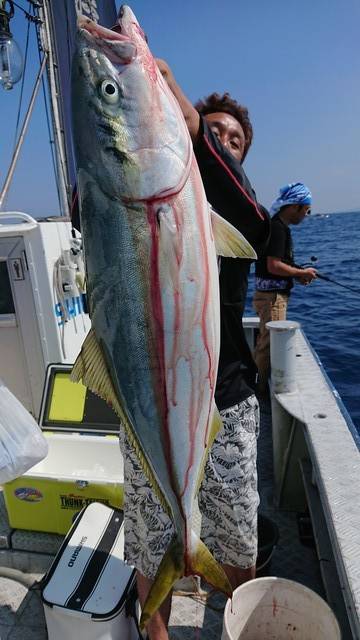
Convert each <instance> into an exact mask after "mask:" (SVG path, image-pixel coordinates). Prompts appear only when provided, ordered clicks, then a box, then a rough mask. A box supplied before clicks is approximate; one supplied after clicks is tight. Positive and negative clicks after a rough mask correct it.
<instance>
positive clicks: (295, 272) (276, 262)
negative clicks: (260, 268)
mask: <svg viewBox="0 0 360 640" xmlns="http://www.w3.org/2000/svg"><path fill="white" fill-rule="evenodd" d="M266 266H267V270H268V271H269V273H273V274H274V275H275V276H288V277H289V276H290V277H292V278H299V281H300V283H301V284H308V283H309V282H311V281H312V280H314V278H316V269H312V268H311V267H308V268H307V269H299V268H298V267H292V266H291V265H290V264H286V262H283V261H282V260H280V258H275V257H274V256H268V257H267V260H266Z"/></svg>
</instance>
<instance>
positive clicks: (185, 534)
mask: <svg viewBox="0 0 360 640" xmlns="http://www.w3.org/2000/svg"><path fill="white" fill-rule="evenodd" d="M72 104H73V132H74V142H75V151H76V159H77V169H78V189H79V198H80V210H81V225H82V233H83V240H84V249H85V260H86V277H87V292H88V299H89V308H90V316H91V323H92V329H91V332H90V334H89V335H88V336H87V338H86V340H85V342H84V345H83V348H82V351H81V354H80V356H79V358H78V359H77V361H76V363H75V366H74V370H73V379H74V380H81V379H82V380H83V382H84V384H85V385H87V386H88V387H89V388H90V389H91V390H92V391H94V392H95V393H97V394H99V395H100V396H101V397H103V398H105V399H106V400H107V401H108V402H109V403H111V405H112V406H113V408H114V410H115V411H116V412H117V413H118V415H119V417H120V419H121V422H122V424H123V425H124V426H125V429H126V430H127V433H128V436H129V438H130V441H131V443H132V444H133V446H134V448H135V450H136V452H137V454H138V457H139V459H140V462H141V464H142V466H143V469H144V472H145V474H146V475H147V477H148V478H149V481H150V482H151V484H152V487H153V489H154V491H156V493H157V494H158V496H159V497H160V500H161V502H162V504H163V506H164V508H165V509H166V510H167V512H168V513H169V514H170V517H171V518H172V520H173V523H174V528H175V535H174V539H173V540H172V542H171V543H170V545H169V547H168V549H167V551H166V553H165V555H164V557H163V559H162V562H161V565H160V567H159V570H158V573H157V575H156V577H155V581H154V584H153V587H152V589H151V592H150V594H149V597H148V599H147V602H146V603H145V606H144V609H143V612H142V624H145V623H146V621H147V620H148V618H149V617H150V616H151V615H152V614H153V613H154V612H155V611H156V610H157V609H158V607H159V606H160V604H161V602H162V601H163V600H164V598H165V597H166V595H167V594H168V593H169V591H170V589H171V587H172V585H173V584H174V582H175V581H176V580H177V579H178V578H179V577H181V576H183V575H191V574H198V575H202V576H204V578H205V579H206V580H207V581H208V582H209V583H210V584H212V585H214V587H215V588H217V589H220V590H222V591H224V592H225V593H228V594H230V593H231V587H230V584H229V583H228V580H227V578H226V576H225V574H224V572H223V570H222V568H221V567H220V566H219V565H218V564H217V562H216V561H215V560H214V558H213V557H212V555H211V553H210V552H209V551H208V549H207V548H206V546H205V545H204V544H203V543H202V542H201V541H200V539H199V537H198V536H197V535H196V534H195V533H194V531H193V530H192V526H191V519H192V508H193V504H194V500H195V499H196V493H197V491H198V488H199V485H200V483H201V478H202V473H203V468H204V464H205V461H206V456H207V452H208V449H209V446H210V445H211V443H212V441H213V439H214V437H215V435H216V433H217V431H218V429H219V427H220V425H221V421H220V418H219V415H218V412H217V410H216V407H215V405H214V390H215V383H216V374H217V366H218V357H219V346H220V331H219V289H218V268H217V257H216V249H215V243H214V236H215V237H216V243H217V250H218V253H219V254H222V255H226V256H232V257H236V256H243V257H247V258H254V257H256V255H255V253H254V251H253V249H252V248H251V246H250V245H249V244H248V243H247V242H246V240H245V239H244V238H243V237H242V236H241V234H240V233H238V232H237V231H236V229H234V228H233V227H232V226H231V225H229V224H228V223H227V222H225V221H224V220H222V219H221V218H220V217H219V216H217V215H216V214H215V213H213V214H212V216H211V215H210V212H209V206H208V204H207V201H206V196H205V193H204V189H203V185H202V182H201V178H200V174H199V170H198V167H197V164H196V161H195V159H194V155H193V150H192V143H191V140H190V137H189V133H188V130H187V127H186V124H185V121H184V118H183V116H182V113H181V111H180V108H179V106H178V104H177V102H176V100H175V98H174V97H173V95H172V93H171V92H170V90H169V88H168V86H167V84H166V83H165V81H164V80H163V78H162V76H161V74H160V72H159V70H158V68H157V65H156V63H155V60H154V58H153V56H152V55H151V53H150V51H149V48H148V46H147V43H146V41H145V37H144V34H143V32H142V30H141V28H140V27H139V24H138V22H137V20H136V18H135V16H134V15H133V13H132V11H131V10H130V9H129V8H128V7H123V8H122V9H121V11H120V16H119V25H118V28H117V31H111V30H108V29H105V28H103V27H101V26H99V25H97V24H95V23H94V22H91V21H90V20H88V19H87V18H80V20H79V32H78V37H77V49H76V53H75V57H74V61H73V77H72Z"/></svg>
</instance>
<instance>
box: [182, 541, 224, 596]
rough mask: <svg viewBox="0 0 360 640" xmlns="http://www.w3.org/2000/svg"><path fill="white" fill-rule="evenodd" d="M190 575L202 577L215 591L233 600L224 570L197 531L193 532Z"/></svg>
mask: <svg viewBox="0 0 360 640" xmlns="http://www.w3.org/2000/svg"><path fill="white" fill-rule="evenodd" d="M188 573H191V574H194V575H198V576H201V577H202V578H204V580H206V582H208V583H209V584H211V585H212V586H213V587H214V588H215V589H217V590H218V591H222V592H223V593H225V595H227V596H228V597H229V598H231V596H232V587H231V584H230V582H229V580H228V578H227V575H226V573H225V571H224V569H223V568H222V566H221V565H220V564H219V563H218V562H217V560H215V558H214V556H213V555H212V553H210V551H209V549H208V548H207V546H206V545H205V544H204V543H203V542H202V540H200V538H199V536H198V535H197V534H196V533H195V531H192V532H191V557H190V571H189V572H188Z"/></svg>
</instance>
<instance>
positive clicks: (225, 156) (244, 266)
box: [194, 118, 270, 409]
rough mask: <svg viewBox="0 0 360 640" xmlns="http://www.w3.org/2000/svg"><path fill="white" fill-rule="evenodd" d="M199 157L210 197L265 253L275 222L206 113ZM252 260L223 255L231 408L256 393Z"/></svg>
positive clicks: (220, 386) (225, 373)
mask: <svg viewBox="0 0 360 640" xmlns="http://www.w3.org/2000/svg"><path fill="white" fill-rule="evenodd" d="M194 151H195V155H196V159H197V162H198V165H199V169H200V173H201V177H202V180H203V183H204V187H205V192H206V195H207V199H208V201H209V202H210V203H211V205H212V206H213V207H214V209H215V210H216V211H217V212H218V213H219V214H220V215H221V216H222V217H223V218H225V219H226V220H228V221H229V222H231V224H233V225H234V227H236V228H237V229H239V231H241V233H242V234H243V235H244V236H245V237H246V238H247V240H248V241H249V242H250V243H251V244H252V246H253V247H254V249H255V251H257V253H258V254H259V253H260V252H261V251H262V250H263V249H264V247H265V246H266V244H267V240H268V236H269V230H270V222H269V216H268V213H267V212H266V210H265V209H264V208H263V207H260V205H259V204H258V203H257V201H256V195H255V193H254V191H253V189H252V187H251V184H250V182H249V180H248V179H247V177H246V175H245V172H244V170H243V168H242V166H241V164H240V162H238V161H236V160H235V158H234V157H233V156H232V155H231V154H230V153H229V152H228V151H227V150H226V149H225V147H223V145H222V144H221V142H220V141H219V140H218V138H217V136H216V135H215V134H214V133H213V132H212V131H211V129H210V127H209V126H208V124H207V122H206V120H204V119H203V118H201V130H200V133H199V139H198V141H197V143H196V145H194ZM250 264H251V261H250V260H243V259H240V258H221V263H220V313H221V347H220V361H219V371H218V379H217V386H216V393H215V400H216V404H217V407H218V408H219V409H227V408H229V407H231V406H233V405H234V404H237V403H238V402H241V401H242V400H245V399H246V398H248V397H249V396H250V395H252V394H253V393H254V388H255V382H256V373H257V370H256V366H255V363H254V360H253V358H252V355H251V351H250V348H249V345H248V343H247V341H246V338H245V333H244V329H243V325H242V316H243V312H244V306H245V299H246V293H247V282H248V274H249V269H250Z"/></svg>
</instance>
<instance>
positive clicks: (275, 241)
mask: <svg viewBox="0 0 360 640" xmlns="http://www.w3.org/2000/svg"><path fill="white" fill-rule="evenodd" d="M267 256H271V257H274V258H280V259H281V261H282V262H285V263H286V264H289V265H293V264H294V255H293V243H292V238H291V232H290V229H289V226H288V225H287V224H285V222H283V220H282V219H281V218H280V215H279V213H276V214H275V215H274V216H273V218H271V236H270V240H269V244H268V247H267V250H266V255H265V256H263V257H261V258H260V260H258V261H257V263H256V267H255V275H256V289H257V290H258V291H286V292H289V291H290V289H291V288H292V287H293V278H292V277H291V276H277V275H275V274H273V273H270V272H269V271H268V268H267Z"/></svg>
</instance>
